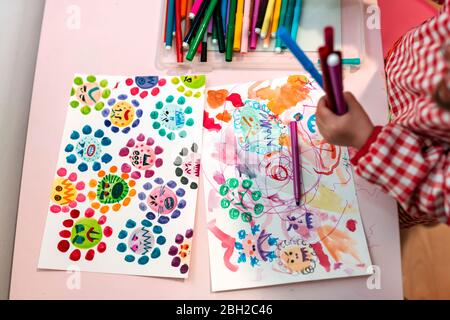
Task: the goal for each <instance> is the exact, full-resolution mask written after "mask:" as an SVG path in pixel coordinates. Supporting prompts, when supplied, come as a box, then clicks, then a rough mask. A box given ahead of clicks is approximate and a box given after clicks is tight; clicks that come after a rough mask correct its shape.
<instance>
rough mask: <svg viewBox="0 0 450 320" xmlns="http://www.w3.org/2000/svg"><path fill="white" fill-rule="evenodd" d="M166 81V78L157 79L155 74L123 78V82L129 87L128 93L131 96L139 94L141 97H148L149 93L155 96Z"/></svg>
mask: <svg viewBox="0 0 450 320" xmlns="http://www.w3.org/2000/svg"><path fill="white" fill-rule="evenodd" d="M166 83H167V81H166V79H159V78H158V77H156V76H145V77H135V78H134V79H132V78H128V79H127V80H125V84H126V85H127V87H128V88H129V89H130V94H131V95H132V96H137V95H139V97H140V98H141V99H145V98H146V97H148V94H149V93H150V94H151V95H152V96H153V97H156V96H157V95H158V94H159V93H160V91H161V87H164V86H165V85H166Z"/></svg>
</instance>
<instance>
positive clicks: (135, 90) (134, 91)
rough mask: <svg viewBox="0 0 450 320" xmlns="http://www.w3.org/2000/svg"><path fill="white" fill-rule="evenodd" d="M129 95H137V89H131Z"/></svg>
mask: <svg viewBox="0 0 450 320" xmlns="http://www.w3.org/2000/svg"><path fill="white" fill-rule="evenodd" d="M130 93H131V94H132V95H133V96H135V95H137V94H138V93H139V88H137V87H135V88H133V89H131V90H130Z"/></svg>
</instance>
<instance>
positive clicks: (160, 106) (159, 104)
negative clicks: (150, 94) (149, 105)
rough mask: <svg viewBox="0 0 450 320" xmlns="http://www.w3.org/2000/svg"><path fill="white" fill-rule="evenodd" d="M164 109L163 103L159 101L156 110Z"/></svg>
mask: <svg viewBox="0 0 450 320" xmlns="http://www.w3.org/2000/svg"><path fill="white" fill-rule="evenodd" d="M162 107H164V104H163V103H162V102H161V101H159V102H158V103H156V109H158V110H159V109H162Z"/></svg>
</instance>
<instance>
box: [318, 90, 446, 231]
mask: <svg viewBox="0 0 450 320" xmlns="http://www.w3.org/2000/svg"><path fill="white" fill-rule="evenodd" d="M345 99H346V102H347V105H348V108H349V112H348V113H347V114H345V115H343V116H336V115H335V114H334V113H333V112H331V111H330V109H329V108H328V106H327V102H326V99H325V98H322V99H321V100H320V102H319V104H318V107H317V112H316V119H317V120H316V121H317V125H318V127H319V130H320V132H321V134H322V136H323V137H324V138H325V140H327V141H328V142H329V143H332V144H336V145H344V146H352V147H355V148H357V149H359V152H358V154H357V155H356V156H355V157H354V158H353V159H352V163H353V164H354V166H355V171H356V173H357V174H358V175H360V176H362V177H363V178H365V179H367V180H369V181H370V182H372V183H375V184H377V185H379V186H380V187H381V188H382V189H384V190H385V191H386V192H388V193H389V194H390V195H391V196H393V197H394V198H395V199H396V200H397V201H398V202H399V203H400V205H401V206H402V207H403V208H404V209H405V210H406V211H407V212H408V213H409V214H410V215H411V216H413V217H428V218H432V219H438V220H439V221H442V222H445V223H450V219H449V217H450V154H448V153H447V154H446V152H444V150H443V149H444V146H443V145H442V144H441V145H439V144H436V145H434V146H433V145H432V144H428V145H427V143H426V142H425V141H424V140H423V138H420V137H418V136H417V135H415V134H414V133H413V132H411V131H410V130H408V129H406V128H404V127H402V126H400V125H397V124H388V125H386V126H384V127H374V126H373V124H372V122H371V121H370V119H369V117H368V116H367V114H366V113H365V111H364V109H363V108H362V106H361V105H360V104H359V103H358V102H357V101H356V99H355V97H354V96H353V95H351V94H348V93H346V94H345ZM444 112H447V111H444Z"/></svg>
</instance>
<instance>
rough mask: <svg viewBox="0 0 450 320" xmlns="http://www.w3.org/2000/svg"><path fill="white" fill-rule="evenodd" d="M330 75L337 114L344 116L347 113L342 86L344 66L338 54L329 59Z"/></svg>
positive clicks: (333, 54) (330, 56) (331, 55)
mask: <svg viewBox="0 0 450 320" xmlns="http://www.w3.org/2000/svg"><path fill="white" fill-rule="evenodd" d="M327 63H328V70H329V73H330V80H331V86H332V88H333V95H334V100H335V101H336V110H335V113H336V114H337V115H339V116H342V115H344V114H346V113H347V111H348V109H347V105H346V104H345V100H344V94H343V91H344V86H343V84H342V64H341V57H340V55H339V54H338V53H332V54H330V55H329V56H328V59H327Z"/></svg>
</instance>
